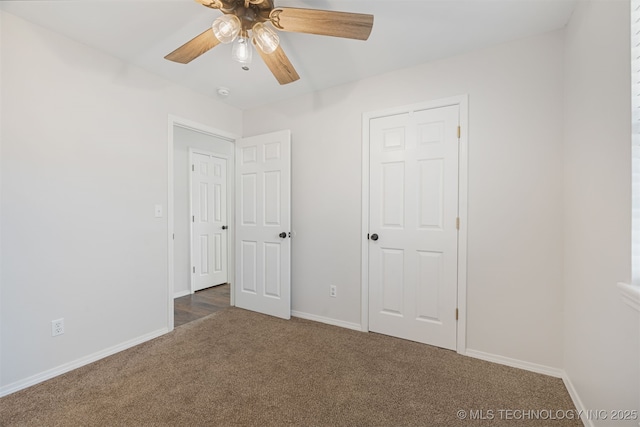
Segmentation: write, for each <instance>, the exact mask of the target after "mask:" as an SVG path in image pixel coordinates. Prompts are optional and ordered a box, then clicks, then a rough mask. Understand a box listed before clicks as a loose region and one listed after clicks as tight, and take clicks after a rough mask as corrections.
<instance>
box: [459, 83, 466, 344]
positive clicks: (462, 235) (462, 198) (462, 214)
mask: <svg viewBox="0 0 640 427" xmlns="http://www.w3.org/2000/svg"><path fill="white" fill-rule="evenodd" d="M459 99H460V103H459V105H460V110H459V120H460V142H459V146H458V217H459V218H460V230H458V330H457V349H456V351H457V352H458V353H459V354H465V353H466V351H467V230H468V224H469V221H468V215H467V206H468V198H469V96H468V95H463V96H461V97H459Z"/></svg>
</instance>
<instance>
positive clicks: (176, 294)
mask: <svg viewBox="0 0 640 427" xmlns="http://www.w3.org/2000/svg"><path fill="white" fill-rule="evenodd" d="M187 295H191V291H190V290H188V289H187V290H185V291H181V292H176V293H175V294H173V299H176V298H181V297H186V296H187Z"/></svg>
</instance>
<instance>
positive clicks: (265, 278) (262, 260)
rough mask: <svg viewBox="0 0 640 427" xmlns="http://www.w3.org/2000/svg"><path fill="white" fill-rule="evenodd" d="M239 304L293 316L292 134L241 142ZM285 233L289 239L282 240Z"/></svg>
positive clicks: (238, 175) (238, 168)
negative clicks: (291, 236) (291, 234)
mask: <svg viewBox="0 0 640 427" xmlns="http://www.w3.org/2000/svg"><path fill="white" fill-rule="evenodd" d="M236 145H237V151H238V155H237V156H236V159H237V162H236V182H237V183H238V188H237V195H236V203H237V205H236V210H237V212H238V215H239V220H238V221H237V223H238V226H237V230H236V248H237V249H236V250H237V252H238V253H237V257H236V258H237V260H238V262H237V263H236V287H235V303H236V306H238V307H241V308H245V309H248V310H253V311H258V312H260V313H265V314H269V315H272V316H277V317H281V318H284V319H289V318H290V317H291V283H290V282H291V239H290V234H289V232H290V231H291V135H290V133H289V131H281V132H275V133H272V134H267V135H259V136H255V137H251V138H245V139H242V140H239V141H237V143H236ZM281 233H284V236H285V237H280V234H281Z"/></svg>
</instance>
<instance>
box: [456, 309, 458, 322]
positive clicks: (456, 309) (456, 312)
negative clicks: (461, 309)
mask: <svg viewBox="0 0 640 427" xmlns="http://www.w3.org/2000/svg"><path fill="white" fill-rule="evenodd" d="M456 320H458V309H457V308H456Z"/></svg>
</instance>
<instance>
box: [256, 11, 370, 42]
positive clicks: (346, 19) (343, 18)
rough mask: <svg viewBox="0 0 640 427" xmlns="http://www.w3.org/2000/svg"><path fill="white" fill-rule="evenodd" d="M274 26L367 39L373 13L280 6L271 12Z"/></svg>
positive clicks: (270, 16)
mask: <svg viewBox="0 0 640 427" xmlns="http://www.w3.org/2000/svg"><path fill="white" fill-rule="evenodd" d="M269 18H270V19H271V23H272V24H273V25H274V27H276V28H278V29H280V30H282V31H292V32H296V33H308V34H318V35H321V36H333V37H344V38H348V39H357V40H367V39H368V38H369V34H371V29H372V28H373V15H366V14H362V13H349V12H333V11H330V10H317V9H297V8H293V7H279V8H276V9H273V10H272V11H271V13H270V14H269Z"/></svg>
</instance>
